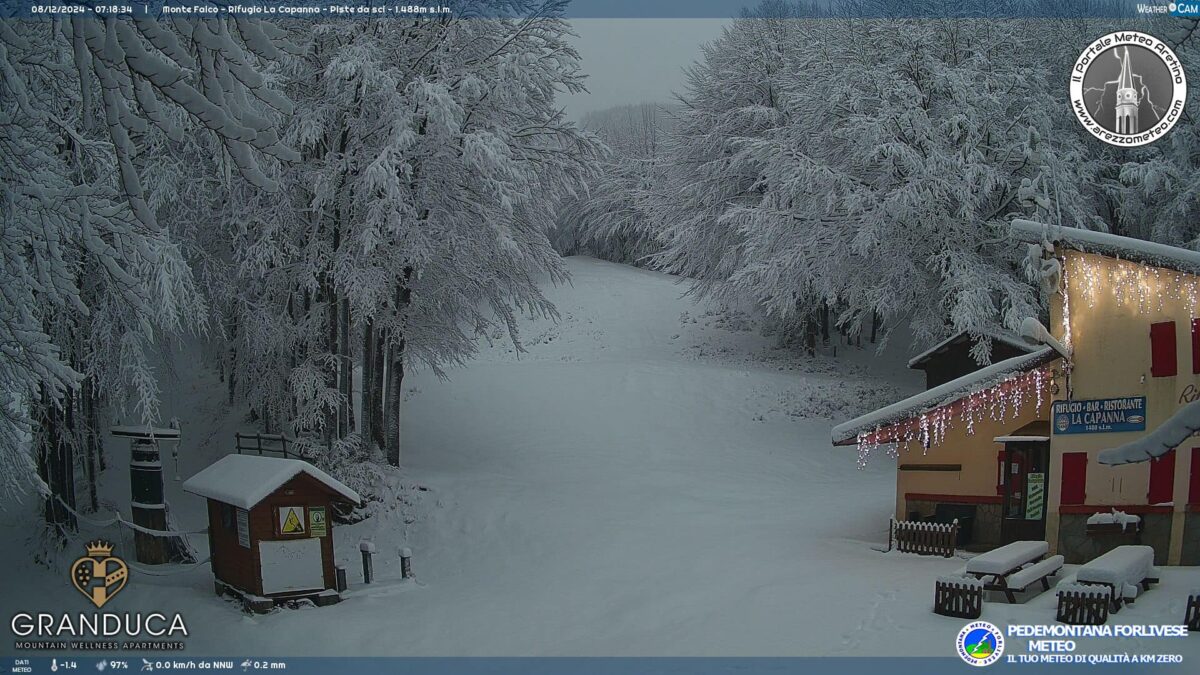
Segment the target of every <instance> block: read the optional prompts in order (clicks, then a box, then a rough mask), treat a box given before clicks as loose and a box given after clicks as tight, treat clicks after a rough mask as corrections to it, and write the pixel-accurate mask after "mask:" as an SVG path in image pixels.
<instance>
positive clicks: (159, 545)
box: [109, 426, 191, 565]
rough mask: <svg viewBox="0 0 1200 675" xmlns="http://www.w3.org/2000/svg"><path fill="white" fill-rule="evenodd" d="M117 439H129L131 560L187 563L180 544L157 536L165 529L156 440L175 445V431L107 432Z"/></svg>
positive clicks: (125, 428) (130, 429)
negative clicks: (132, 558)
mask: <svg viewBox="0 0 1200 675" xmlns="http://www.w3.org/2000/svg"><path fill="white" fill-rule="evenodd" d="M109 431H110V433H112V435H113V436H116V437H117V438H128V439H129V440H130V446H131V447H130V452H129V492H130V503H129V507H130V508H129V511H130V513H132V514H133V524H134V526H135V530H134V533H133V541H134V552H135V558H136V559H137V561H138V562H140V563H144V564H147V565H161V564H164V563H169V562H191V555H190V554H189V553H188V552H187V549H186V547H185V546H183V544H182V542H180V541H175V540H172V539H171V538H169V537H165V536H162V535H161V534H158V533H160V532H165V531H166V530H167V529H168V524H167V505H166V500H165V499H164V498H163V480H162V454H161V453H160V451H159V446H158V444H159V442H160V441H172V442H175V443H178V442H179V430H178V429H157V428H153V427H149V426H118V427H112V428H111V429H110V430H109Z"/></svg>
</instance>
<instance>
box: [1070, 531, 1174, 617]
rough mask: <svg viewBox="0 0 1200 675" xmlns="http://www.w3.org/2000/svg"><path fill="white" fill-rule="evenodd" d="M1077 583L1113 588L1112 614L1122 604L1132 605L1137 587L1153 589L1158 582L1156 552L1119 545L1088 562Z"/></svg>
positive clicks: (1147, 548)
mask: <svg viewBox="0 0 1200 675" xmlns="http://www.w3.org/2000/svg"><path fill="white" fill-rule="evenodd" d="M1075 580H1076V581H1078V582H1079V583H1082V584H1093V585H1104V586H1108V587H1109V588H1110V589H1111V598H1112V605H1113V609H1112V611H1114V612H1116V611H1118V610H1119V609H1120V608H1121V601H1122V599H1124V600H1125V601H1127V602H1133V599H1134V598H1136V597H1137V592H1138V586H1141V587H1142V589H1143V590H1150V584H1152V583H1157V582H1158V569H1157V568H1156V567H1155V566H1154V549H1153V548H1151V547H1149V546H1118V547H1116V548H1114V549H1113V550H1111V551H1109V552H1108V553H1105V554H1104V555H1101V556H1100V557H1098V558H1096V559H1095V560H1092V561H1091V562H1089V563H1086V564H1084V565H1082V566H1080V568H1079V569H1078V570H1076V571H1075Z"/></svg>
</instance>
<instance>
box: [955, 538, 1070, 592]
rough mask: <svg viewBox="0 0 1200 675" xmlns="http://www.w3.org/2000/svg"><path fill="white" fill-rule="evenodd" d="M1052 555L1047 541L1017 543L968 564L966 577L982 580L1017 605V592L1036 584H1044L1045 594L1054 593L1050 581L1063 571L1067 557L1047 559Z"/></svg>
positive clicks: (964, 568)
mask: <svg viewBox="0 0 1200 675" xmlns="http://www.w3.org/2000/svg"><path fill="white" fill-rule="evenodd" d="M1049 552H1050V544H1048V543H1046V542H1044V541H1014V542H1012V543H1011V544H1006V545H1004V546H1001V547H1000V548H997V549H993V550H991V551H988V552H987V553H981V554H980V555H977V556H975V557H974V558H971V559H970V560H968V561H967V564H966V565H965V566H964V567H963V569H962V570H961V572H962V576H964V577H975V578H976V579H982V580H983V581H984V586H983V587H984V589H986V590H989V591H1000V592H1002V593H1004V596H1005V597H1006V598H1007V599H1008V601H1009V602H1010V603H1016V601H1017V596H1016V593H1017V591H1023V590H1025V589H1026V588H1028V587H1030V586H1032V585H1033V584H1034V583H1036V582H1039V581H1040V582H1042V590H1047V591H1048V590H1050V582H1049V581H1048V579H1049V577H1051V576H1053V575H1055V574H1057V573H1058V571H1059V570H1060V569H1062V566H1063V557H1062V556H1061V555H1056V556H1051V557H1050V558H1046V554H1047V553H1049Z"/></svg>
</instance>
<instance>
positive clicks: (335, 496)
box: [183, 455, 362, 611]
mask: <svg viewBox="0 0 1200 675" xmlns="http://www.w3.org/2000/svg"><path fill="white" fill-rule="evenodd" d="M183 489H184V490H185V491H186V492H190V493H192V494H196V495H199V496H201V497H204V498H205V499H207V500H208V543H209V551H210V552H211V556H212V560H211V562H212V571H213V576H215V577H216V589H217V593H218V594H226V593H229V594H233V595H236V596H239V597H241V598H242V599H243V600H244V601H245V602H246V604H247V605H248V606H249V608H250V609H253V610H256V611H263V610H266V609H269V608H270V607H271V606H272V605H273V604H275V603H276V602H279V601H282V600H292V599H297V598H310V599H312V600H313V601H314V602H316V603H317V604H319V605H328V604H333V603H335V602H337V601H338V600H340V599H341V598H340V596H339V594H338V591H337V581H336V571H335V564H334V553H333V551H334V548H333V519H332V515H333V505H334V503H348V504H354V505H358V504H360V503H361V502H362V499H361V498H360V497H359V496H358V493H356V492H355V491H354V490H351V489H350V488H348V487H346V486H345V485H343V484H342V483H341V482H339V481H337V480H335V479H334V478H333V477H331V476H330V475H329V474H327V473H325V472H324V471H321V470H320V469H318V468H316V467H315V466H313V465H311V464H309V463H308V462H305V461H302V460H299V459H284V458H279V457H261V456H253V455H227V456H225V457H223V458H222V459H220V460H218V461H217V462H216V463H214V464H212V465H211V466H209V467H208V468H206V469H204V470H203V471H200V472H199V473H197V474H196V475H194V476H192V477H191V478H189V479H188V480H187V481H185V482H184V484H183Z"/></svg>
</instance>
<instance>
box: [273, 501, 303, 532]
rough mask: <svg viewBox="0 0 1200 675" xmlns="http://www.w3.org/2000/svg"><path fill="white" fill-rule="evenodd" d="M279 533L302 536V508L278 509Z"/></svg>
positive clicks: (284, 507) (283, 507)
mask: <svg viewBox="0 0 1200 675" xmlns="http://www.w3.org/2000/svg"><path fill="white" fill-rule="evenodd" d="M279 533H280V534H304V507H303V506H281V507H279Z"/></svg>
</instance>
